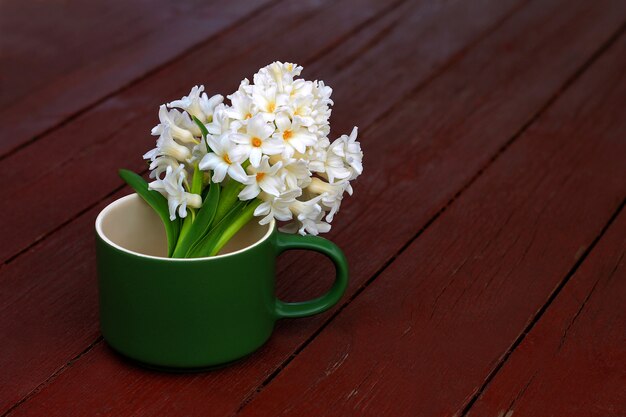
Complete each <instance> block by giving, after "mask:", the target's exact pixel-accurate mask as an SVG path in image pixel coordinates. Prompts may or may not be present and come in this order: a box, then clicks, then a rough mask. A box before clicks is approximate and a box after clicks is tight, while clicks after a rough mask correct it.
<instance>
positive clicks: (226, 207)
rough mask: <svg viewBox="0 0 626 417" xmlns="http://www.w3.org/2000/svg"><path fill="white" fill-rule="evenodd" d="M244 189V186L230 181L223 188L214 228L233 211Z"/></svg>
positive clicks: (214, 219)
mask: <svg viewBox="0 0 626 417" xmlns="http://www.w3.org/2000/svg"><path fill="white" fill-rule="evenodd" d="M243 187H244V185H243V184H240V183H238V182H237V181H234V180H230V181H228V182H227V183H226V185H225V186H224V187H223V188H222V191H221V192H220V202H219V204H218V205H217V211H216V212H215V217H214V218H213V223H212V225H213V226H215V225H217V224H218V223H219V222H220V221H221V220H222V219H223V218H224V216H226V214H228V212H229V211H230V210H231V209H232V207H233V205H234V204H235V203H236V202H237V199H238V197H237V196H238V195H239V193H240V192H241V190H243Z"/></svg>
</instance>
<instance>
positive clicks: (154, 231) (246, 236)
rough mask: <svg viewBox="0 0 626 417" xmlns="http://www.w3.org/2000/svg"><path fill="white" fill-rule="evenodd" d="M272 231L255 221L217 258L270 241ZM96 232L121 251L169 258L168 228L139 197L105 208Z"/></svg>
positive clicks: (123, 200) (235, 237) (122, 199)
mask: <svg viewBox="0 0 626 417" xmlns="http://www.w3.org/2000/svg"><path fill="white" fill-rule="evenodd" d="M273 230H274V221H272V222H270V223H269V224H266V225H260V224H259V223H258V221H256V220H255V219H253V220H251V221H250V222H249V223H248V224H246V225H245V226H244V227H243V228H242V229H241V230H240V231H239V232H238V233H237V234H236V235H235V236H233V238H232V239H231V240H230V241H229V242H228V243H227V244H226V245H225V246H224V247H223V248H222V250H221V251H220V252H219V253H218V255H217V256H227V255H233V254H235V253H237V252H241V251H244V250H246V249H249V248H250V247H252V246H255V245H257V244H259V243H260V242H262V241H264V240H265V239H267V238H269V236H270V235H271V233H272V231H273ZM96 232H97V233H98V235H99V236H100V237H101V238H102V239H103V240H104V241H105V242H107V243H108V244H110V245H112V246H114V247H116V248H118V249H120V250H123V251H126V252H130V253H133V254H136V255H140V256H146V257H156V258H167V236H166V234H165V226H164V225H163V222H162V221H161V218H160V217H159V215H158V214H157V213H156V212H155V211H154V210H153V209H152V207H150V206H149V205H148V204H147V203H146V202H145V201H144V200H143V199H142V198H141V197H140V196H139V195H137V194H131V195H127V196H125V197H122V198H120V199H118V200H115V201H114V202H112V203H111V204H109V205H108V206H106V207H105V208H104V209H103V210H102V211H101V212H100V214H99V215H98V217H97V219H96ZM167 259H169V258H167ZM196 259H197V258H196Z"/></svg>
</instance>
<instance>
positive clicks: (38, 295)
mask: <svg viewBox="0 0 626 417" xmlns="http://www.w3.org/2000/svg"><path fill="white" fill-rule="evenodd" d="M335 4H337V5H339V3H335ZM504 6H505V4H504V3H499V4H498V7H502V9H493V10H492V11H491V12H492V14H490V15H489V14H487V13H486V12H485V10H484V9H483V10H476V13H479V15H480V16H477V18H476V19H471V21H468V23H467V25H464V24H463V22H462V21H461V22H459V23H458V24H457V26H456V29H455V30H456V31H457V32H455V33H456V37H455V38H452V37H451V36H450V34H447V35H446V41H445V42H444V43H443V44H442V47H441V48H440V49H437V50H436V52H435V53H434V55H433V57H431V58H429V59H426V58H427V56H426V55H425V54H424V55H423V57H422V58H423V59H422V60H421V61H420V63H421V65H422V66H420V67H417V68H415V71H414V73H413V76H414V77H418V78H421V79H424V78H426V76H427V75H428V73H429V72H430V71H431V70H432V66H433V65H434V64H435V63H437V62H440V61H441V60H443V59H444V58H445V55H443V56H442V55H441V54H449V53H450V51H451V50H453V49H452V46H451V45H453V44H454V43H456V44H458V45H460V44H461V43H462V42H464V41H465V40H466V39H467V37H468V34H471V33H473V32H476V31H478V29H480V26H477V25H478V22H483V23H482V24H483V26H485V25H486V24H487V23H488V16H490V18H491V20H492V21H497V20H498V19H499V18H500V17H501V16H502V15H503V14H504V13H505V12H506V9H505V8H504ZM424 7H426V10H424V9H422V8H415V9H413V10H412V13H413V17H411V15H408V16H407V20H408V21H409V23H410V22H411V21H412V20H419V19H420V18H423V17H424V15H427V16H429V15H430V16H433V13H435V14H434V16H435V17H437V19H438V21H439V22H440V25H442V26H445V25H447V24H448V22H449V20H448V18H449V17H450V16H459V15H463V14H464V13H463V10H465V9H467V8H468V7H470V6H469V5H466V4H463V3H461V4H458V5H453V7H450V8H447V7H446V8H444V9H438V8H434V9H433V7H432V6H431V5H430V4H429V3H424ZM362 9H363V8H362ZM328 10H329V9H327V10H326V11H327V12H328ZM336 10H337V9H336ZM338 10H342V9H338ZM349 10H350V9H349V8H348V9H347V10H345V13H348V12H349ZM408 10H411V9H408ZM404 15H407V9H400V10H398V11H397V12H394V14H393V15H391V16H390V17H389V18H384V19H380V20H379V22H377V24H376V25H372V26H371V30H372V31H373V32H372V34H371V35H370V37H371V36H373V35H375V34H376V33H379V32H380V31H381V30H384V29H385V28H387V27H388V26H389V25H390V24H393V23H394V22H397V21H398V18H399V17H400V16H404ZM320 18H323V19H326V20H327V19H328V16H327V15H326V16H321V17H320ZM338 18H341V16H338ZM314 23H317V22H314ZM432 28H433V23H431V24H430V25H429V26H426V27H425V30H428V31H429V32H431V33H433V30H432ZM408 29H409V33H411V32H412V31H413V28H412V27H409V28H408ZM398 30H399V28H398ZM434 34H435V35H436V36H441V35H440V34H437V33H436V32H435V33H434ZM390 35H393V36H392V38H391V45H397V44H400V45H403V44H402V43H400V40H401V39H403V38H405V37H406V32H404V33H402V32H401V33H399V34H398V33H394V31H392V33H391V34H390ZM367 41H369V37H363V36H358V37H357V38H356V39H355V43H349V45H348V46H349V48H346V50H347V51H350V50H354V49H357V50H358V49H360V48H361V46H362V45H363V43H367ZM382 41H383V40H382V39H381V42H382ZM404 43H405V44H406V43H407V42H406V41H405V42H404ZM409 43H410V42H409ZM388 46H389V45H388ZM377 48H380V47H377ZM373 50H374V51H377V50H378V49H373ZM417 50H418V51H419V50H420V49H417ZM442 51H443V52H442ZM409 52H410V51H403V54H408V53H409ZM364 56H365V57H368V59H371V57H369V55H368V54H364ZM333 57H334V58H333V59H341V60H342V61H343V60H345V56H343V55H335V54H333ZM389 58H390V60H389V62H394V61H393V60H392V59H391V58H394V57H393V56H390V57H389ZM407 59H408V58H407ZM410 59H411V60H413V61H409V62H415V61H414V60H415V59H414V58H413V57H410ZM430 59H432V60H430ZM355 62H357V61H355ZM332 63H333V61H330V62H327V64H328V65H332ZM362 65H363V64H361V63H359V64H358V67H357V69H359V71H360V69H361V68H362ZM377 65H379V64H377ZM347 68H349V67H346V69H347ZM371 76H372V74H368V77H371ZM408 78H409V77H407V76H405V79H408ZM410 79H413V77H410ZM364 82H365V81H364ZM392 91H393V92H394V94H396V96H397V95H401V94H403V93H404V91H401V89H399V88H398V87H396V89H395V90H392ZM337 93H338V97H339V98H338V101H341V100H342V97H343V98H349V97H350V95H349V94H350V92H349V91H345V90H344V91H343V92H341V90H338V91H337ZM372 97H373V96H372ZM383 109H384V107H383ZM372 111H373V110H372ZM372 116H373V117H372V119H375V118H376V117H375V116H376V113H372ZM119 149H120V151H118V153H120V154H122V153H123V152H122V150H123V149H124V148H123V146H120V148H119ZM113 163H114V162H113ZM111 169H113V168H111ZM107 177H111V178H113V177H114V173H113V172H109V173H107ZM95 186H99V184H95ZM60 188H61V187H59V189H60ZM85 192H88V190H86V191H85ZM94 215H95V214H94V213H93V212H92V213H90V214H89V218H86V219H83V220H81V226H80V228H78V229H74V228H72V231H71V234H69V235H68V234H67V233H62V234H61V236H62V238H59V239H58V240H57V239H54V244H53V245H52V246H47V245H46V246H47V249H45V252H47V253H48V254H43V253H41V252H40V251H39V248H37V250H35V253H33V254H30V253H28V254H25V255H24V256H23V257H18V258H17V259H16V260H15V261H14V262H12V263H10V264H9V265H8V266H7V267H6V269H5V271H4V273H5V276H8V277H10V278H7V281H5V283H6V284H4V285H6V286H7V287H6V288H11V295H14V296H15V298H18V297H22V296H25V295H26V294H28V296H29V297H30V298H32V299H33V303H34V304H35V305H39V306H42V305H44V304H45V305H46V306H47V308H49V309H51V310H52V311H50V310H47V309H45V310H44V312H45V314H46V316H49V317H55V314H57V313H56V312H57V311H58V312H60V313H59V314H67V312H64V309H66V308H72V309H76V310H81V309H82V308H86V309H87V310H89V311H90V312H93V311H95V297H94V298H89V297H84V301H83V302H82V303H75V302H72V303H71V304H69V305H64V304H63V302H61V303H59V302H58V299H57V298H56V297H54V296H53V297H52V298H49V296H50V294H48V293H47V291H46V289H45V288H46V287H47V286H48V285H56V279H57V277H60V276H61V277H64V282H63V285H64V288H65V291H69V292H72V293H73V292H76V293H79V294H83V295H85V294H90V295H92V297H93V295H94V289H95V288H94V286H93V281H91V283H90V282H88V281H86V280H85V278H84V277H81V276H76V274H74V273H73V271H72V267H71V265H67V261H65V260H63V257H59V260H58V263H57V262H56V261H57V257H55V256H52V255H49V254H52V253H54V247H55V245H62V244H63V242H64V241H67V240H68V239H80V240H87V241H89V242H90V241H91V236H90V235H91V233H92V230H91V229H92V227H91V224H90V223H91V221H92V219H93V216H94ZM66 230H67V229H66ZM68 233H70V232H68ZM53 237H54V236H53ZM74 256H75V257H79V258H83V257H84V262H85V263H86V264H87V265H88V266H87V267H88V268H92V262H93V261H92V258H91V257H90V252H87V251H85V250H84V249H81V250H77V251H76V252H75V253H74ZM51 261H53V262H54V265H51V264H50V263H51ZM33 262H36V263H39V262H41V263H42V264H41V265H42V268H44V267H45V268H48V270H49V272H48V273H46V274H44V277H41V278H40V279H39V280H38V282H37V284H35V285H36V286H37V289H36V290H34V289H33V288H32V285H33V284H32V283H31V282H27V281H24V280H23V279H21V278H20V277H21V276H22V275H23V273H24V270H25V269H30V268H32V263H33ZM43 265H45V266H43ZM90 271H93V270H92V269H90ZM87 276H89V277H92V278H93V272H91V275H90V274H87ZM49 280H51V281H49ZM312 282H315V281H312ZM323 283H324V282H323V280H318V282H317V283H315V284H314V285H320V284H323ZM1 284H2V281H0V285H1ZM16 287H19V290H18V289H17V288H16ZM18 294H19V295H18ZM15 298H12V299H15ZM44 299H48V302H46V301H44ZM72 301H73V300H72ZM7 304H8V305H10V301H9V302H7ZM7 310H9V311H11V310H12V309H7ZM21 311H22V310H20V311H18V312H15V313H14V314H11V315H7V316H4V317H3V318H2V325H1V326H0V328H2V329H6V331H7V332H11V331H12V329H17V328H20V327H21V326H23V325H25V324H27V326H26V327H29V328H30V329H32V331H33V334H37V333H38V332H37V331H35V327H36V326H37V324H39V325H41V326H44V325H45V326H47V329H46V330H47V331H45V332H44V331H42V332H41V335H42V339H41V340H40V341H41V342H46V343H47V344H48V345H51V346H55V347H56V345H57V344H58V345H59V346H60V348H59V350H55V351H54V352H50V350H51V348H49V352H48V356H46V357H45V359H46V361H45V365H46V366H43V365H44V364H42V363H41V362H37V361H33V360H32V359H33V356H35V355H33V354H32V353H33V352H30V353H29V352H28V350H27V349H28V348H29V347H31V346H32V348H35V347H36V346H37V344H33V343H32V340H31V341H30V342H31V343H25V344H23V339H22V338H21V337H19V336H18V337H17V340H15V339H14V341H13V343H14V344H13V345H12V346H11V348H12V349H13V350H14V352H17V357H16V356H12V357H11V358H10V360H8V358H7V361H6V363H4V364H3V367H4V369H5V370H6V371H5V372H6V373H5V375H7V381H9V380H10V381H11V382H12V383H15V381H16V377H17V376H19V375H23V374H24V373H25V371H26V370H25V368H28V372H35V373H39V374H41V372H42V371H45V370H46V369H48V371H47V372H49V373H52V372H53V371H54V369H56V368H52V369H51V368H49V367H50V366H51V365H52V364H53V363H54V361H59V362H57V363H61V361H60V358H63V360H64V361H65V360H69V359H70V358H71V357H73V356H74V355H76V354H78V353H79V352H80V351H81V350H82V349H83V348H84V347H85V343H84V339H83V338H87V337H89V335H92V334H93V332H95V331H96V325H97V323H96V322H94V321H91V317H92V316H90V313H88V312H85V314H83V315H82V316H83V317H84V318H85V320H86V322H87V323H88V324H87V325H85V326H76V327H68V326H67V325H66V324H65V323H58V324H59V327H57V328H56V331H54V330H52V329H51V328H50V322H49V321H48V322H46V321H42V320H41V317H39V316H38V315H37V317H30V316H26V317H25V316H23V315H22V314H21ZM77 329H78V330H80V332H79V333H77V334H76V335H74V337H72V338H69V339H72V340H71V343H69V346H68V344H66V341H67V340H68V337H67V332H68V331H73V330H77ZM309 330H310V328H309ZM298 337H299V338H301V337H302V336H301V335H300V336H298ZM59 338H61V339H62V340H61V341H59ZM51 341H52V342H51ZM287 349H290V347H287ZM287 349H285V350H283V353H282V354H280V355H279V356H278V358H279V359H282V358H284V357H285V356H288V354H289V350H287ZM35 353H36V352H35ZM52 353H54V354H52ZM37 357H38V358H39V359H41V357H39V356H37ZM279 359H274V360H273V361H272V362H273V363H275V362H276V361H277V360H279ZM47 367H48V368H47ZM50 369H51V370H50ZM269 372H271V368H270V367H269V366H267V367H265V369H263V368H261V369H259V370H258V371H257V374H255V377H254V378H255V379H254V380H253V381H252V382H250V381H248V384H255V383H258V380H259V379H262V378H263V377H264V376H266V375H267V373H269ZM11 375H13V377H11ZM255 381H257V382H255ZM253 386H254V385H251V387H253ZM17 388H20V389H24V387H19V386H18V387H17ZM249 389H252V388H249ZM238 399H240V397H239V398H238Z"/></svg>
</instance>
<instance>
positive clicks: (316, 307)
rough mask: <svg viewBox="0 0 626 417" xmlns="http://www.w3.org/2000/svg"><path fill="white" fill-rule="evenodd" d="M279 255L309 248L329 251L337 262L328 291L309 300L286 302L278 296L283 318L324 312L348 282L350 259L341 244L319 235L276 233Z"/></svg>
mask: <svg viewBox="0 0 626 417" xmlns="http://www.w3.org/2000/svg"><path fill="white" fill-rule="evenodd" d="M275 242H276V250H277V255H280V254H281V253H283V252H285V251H287V250H293V249H308V250H312V251H315V252H319V253H321V254H322V255H326V256H327V257H328V258H330V260H331V261H333V264H335V273H336V275H335V282H334V283H333V286H332V288H331V289H330V290H329V291H328V292H327V293H326V294H324V295H322V296H321V297H318V298H314V299H312V300H309V301H302V302H297V303H286V302H284V301H282V300H279V299H278V298H277V299H276V307H275V308H276V310H275V313H276V316H277V317H278V318H279V319H282V318H298V317H308V316H312V315H314V314H319V313H322V312H324V311H326V310H328V309H329V308H331V307H332V306H334V305H335V304H337V302H338V301H339V299H340V298H341V296H342V295H343V293H344V292H345V291H346V287H347V286H348V260H347V259H346V256H345V255H344V254H343V252H342V250H341V249H339V246H337V245H335V244H334V243H333V242H331V241H330V240H326V239H324V238H321V237H317V236H300V235H291V234H287V233H282V232H278V233H277V234H276V241H275Z"/></svg>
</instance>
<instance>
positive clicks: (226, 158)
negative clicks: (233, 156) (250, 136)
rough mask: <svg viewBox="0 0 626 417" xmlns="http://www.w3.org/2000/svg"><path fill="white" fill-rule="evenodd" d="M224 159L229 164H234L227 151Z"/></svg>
mask: <svg viewBox="0 0 626 417" xmlns="http://www.w3.org/2000/svg"><path fill="white" fill-rule="evenodd" d="M222 158H223V159H224V162H226V163H227V164H228V165H230V164H232V161H231V160H230V158H229V157H228V154H227V153H225V154H224V156H223V157H222Z"/></svg>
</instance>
